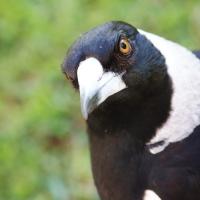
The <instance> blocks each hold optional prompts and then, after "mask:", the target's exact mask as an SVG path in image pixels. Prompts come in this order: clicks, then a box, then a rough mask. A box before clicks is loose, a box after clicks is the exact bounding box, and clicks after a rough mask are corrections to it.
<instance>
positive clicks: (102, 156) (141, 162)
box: [89, 132, 150, 200]
mask: <svg viewBox="0 0 200 200" xmlns="http://www.w3.org/2000/svg"><path fill="white" fill-rule="evenodd" d="M89 137H90V148H91V160H92V170H93V176H94V180H95V184H96V187H97V190H98V192H99V195H100V197H101V199H102V200H124V199H126V200H132V199H138V198H139V197H141V196H142V195H143V190H144V188H145V186H146V181H145V180H143V181H142V182H141V183H140V184H139V188H138V182H139V181H140V180H139V177H145V176H144V175H145V174H144V173H147V172H148V170H149V168H150V165H149V164H148V167H149V168H148V167H147V166H146V164H145V162H146V160H147V159H146V156H147V155H146V153H145V150H144V145H143V144H141V143H140V142H139V141H136V140H134V139H133V138H132V137H131V136H130V134H128V133H127V132H122V133H121V134H116V135H109V133H108V134H107V135H105V136H104V137H103V138H101V139H100V138H99V136H98V135H94V134H89ZM146 177H147V176H146ZM133 197H135V198H133Z"/></svg>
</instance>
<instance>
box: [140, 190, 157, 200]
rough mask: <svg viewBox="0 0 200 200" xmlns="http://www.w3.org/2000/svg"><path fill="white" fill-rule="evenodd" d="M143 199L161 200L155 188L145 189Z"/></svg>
mask: <svg viewBox="0 0 200 200" xmlns="http://www.w3.org/2000/svg"><path fill="white" fill-rule="evenodd" d="M143 200H161V198H160V197H159V196H158V195H157V194H156V193H155V192H154V191H153V190H145V192H144V197H143Z"/></svg>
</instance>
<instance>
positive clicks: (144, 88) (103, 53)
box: [62, 21, 168, 121]
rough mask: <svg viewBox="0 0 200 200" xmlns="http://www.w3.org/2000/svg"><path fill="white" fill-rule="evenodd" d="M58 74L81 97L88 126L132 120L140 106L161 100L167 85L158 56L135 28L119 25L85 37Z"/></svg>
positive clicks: (103, 28) (95, 31) (70, 53)
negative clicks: (92, 121)
mask: <svg viewBox="0 0 200 200" xmlns="http://www.w3.org/2000/svg"><path fill="white" fill-rule="evenodd" d="M62 70H63V72H64V74H65V75H66V76H67V78H68V79H69V80H70V81H71V82H72V84H73V85H74V87H75V88H76V89H78V90H79V91H80V98H81V108H82V113H83V116H84V118H85V119H86V120H88V119H89V118H90V116H93V117H94V116H98V117H99V118H104V119H105V118H106V117H105V116H107V118H110V117H111V118H113V119H115V118H116V119H117V118H119V116H123V117H125V118H131V117H130V112H134V113H137V110H138V109H139V106H140V105H142V102H144V103H145V102H148V99H149V98H152V97H154V96H156V95H157V96H162V95H161V94H162V91H163V90H165V89H164V88H165V87H167V86H166V82H168V76H167V68H166V64H165V59H164V57H163V56H162V54H161V53H160V51H159V50H158V49H157V48H156V47H154V45H153V44H152V43H151V42H150V41H149V40H148V39H147V38H146V37H145V36H144V35H142V34H141V33H140V32H139V31H138V30H137V29H136V28H135V27H133V26H132V25H130V24H127V23H124V22H119V21H113V22H108V23H106V24H103V25H101V26H98V27H96V28H94V29H92V30H90V31H89V32H87V33H85V34H83V35H82V36H81V37H80V38H79V39H78V40H77V41H75V43H74V44H73V45H72V46H71V48H70V49H69V50H68V52H67V56H66V58H65V60H64V62H63V64H62ZM154 103H155V104H156V101H155V102H154ZM109 113H110V114H109ZM123 114H124V115H123ZM117 116H118V117H117ZM121 120H122V119H121ZM126 120H127V119H126ZM116 121H117V120H116Z"/></svg>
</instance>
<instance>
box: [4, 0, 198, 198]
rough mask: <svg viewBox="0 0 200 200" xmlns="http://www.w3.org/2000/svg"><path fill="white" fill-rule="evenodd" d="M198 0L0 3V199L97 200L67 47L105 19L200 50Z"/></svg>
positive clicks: (26, 0) (23, 0) (27, 0)
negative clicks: (66, 72)
mask: <svg viewBox="0 0 200 200" xmlns="http://www.w3.org/2000/svg"><path fill="white" fill-rule="evenodd" d="M199 11H200V2H199V1H198V0H190V1H186V0H173V1H171V0H168V1H167V0H151V1H149V0H143V1H140V0H135V1H133V0H132V1H130V0H124V1H121V0H110V1H108V0H79V1H78V0H59V1H56V0H18V1H16V0H1V1H0V200H5V199H6V200H95V199H98V198H97V195H96V190H95V188H94V186H93V181H92V176H91V172H90V162H89V160H90V158H89V152H88V144H87V136H86V134H85V126H84V121H83V120H82V117H81V114H80V107H79V97H78V94H77V93H75V92H74V91H73V89H72V88H71V87H70V86H69V85H68V83H67V82H66V80H65V78H64V76H63V75H62V73H61V70H60V64H61V63H62V60H63V58H64V56H65V52H66V49H67V47H69V45H70V43H72V41H73V40H74V39H76V38H77V37H78V36H79V35H80V34H81V33H82V32H84V31H87V30H88V29H89V28H91V27H93V26H96V25H98V24H101V23H104V22H106V21H108V20H115V19H116V20H124V21H127V22H129V23H132V24H133V25H135V26H136V27H139V28H141V29H144V30H147V31H149V32H154V33H156V34H159V35H162V36H164V37H166V38H168V39H171V40H174V41H177V42H178V43H181V44H182V45H185V46H187V47H188V48H191V49H198V47H199V48H200V12H199Z"/></svg>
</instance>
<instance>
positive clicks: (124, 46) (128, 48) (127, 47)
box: [119, 39, 132, 55]
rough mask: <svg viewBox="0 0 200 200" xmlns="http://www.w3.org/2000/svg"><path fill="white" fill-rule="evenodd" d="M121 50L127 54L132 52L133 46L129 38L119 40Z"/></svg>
mask: <svg viewBox="0 0 200 200" xmlns="http://www.w3.org/2000/svg"><path fill="white" fill-rule="evenodd" d="M119 50H120V52H121V53H122V54H124V55H127V54H129V53H130V52H131V50H132V47H131V45H130V43H129V41H128V40H127V39H121V40H120V42H119Z"/></svg>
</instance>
